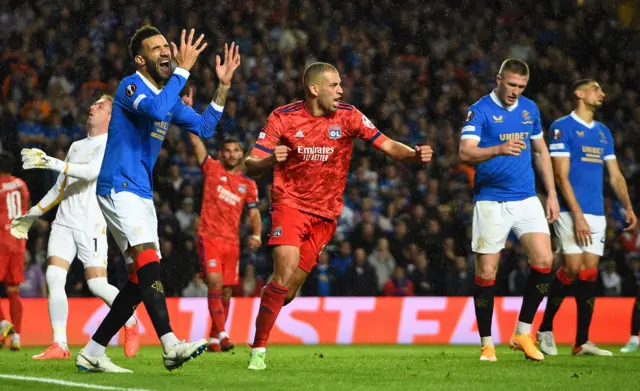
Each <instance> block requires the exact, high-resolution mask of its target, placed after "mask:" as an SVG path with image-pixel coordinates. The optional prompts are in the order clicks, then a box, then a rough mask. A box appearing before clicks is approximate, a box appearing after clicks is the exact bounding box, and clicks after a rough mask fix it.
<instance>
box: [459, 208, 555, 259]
mask: <svg viewBox="0 0 640 391" xmlns="http://www.w3.org/2000/svg"><path fill="white" fill-rule="evenodd" d="M512 230H513V233H515V234H516V236H517V237H518V238H520V236H522V235H524V234H526V233H531V232H541V233H545V234H547V235H549V223H547V218H546V217H545V212H544V209H543V208H542V204H541V203H540V200H539V199H538V197H530V198H527V199H524V200H522V201H505V202H498V201H476V202H475V204H474V205H473V230H472V232H473V233H472V237H473V239H472V242H471V249H472V250H473V251H474V252H476V253H480V254H496V253H499V252H500V250H502V249H503V248H504V244H505V242H506V241H507V237H508V236H509V232H510V231H512Z"/></svg>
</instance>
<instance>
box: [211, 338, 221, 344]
mask: <svg viewBox="0 0 640 391" xmlns="http://www.w3.org/2000/svg"><path fill="white" fill-rule="evenodd" d="M209 343H220V340H219V339H218V338H209Z"/></svg>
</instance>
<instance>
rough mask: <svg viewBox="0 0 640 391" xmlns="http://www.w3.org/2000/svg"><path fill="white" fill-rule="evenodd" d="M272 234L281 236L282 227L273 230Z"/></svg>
mask: <svg viewBox="0 0 640 391" xmlns="http://www.w3.org/2000/svg"><path fill="white" fill-rule="evenodd" d="M271 236H273V237H274V238H279V237H280V236H282V227H276V228H275V229H274V230H273V234H271Z"/></svg>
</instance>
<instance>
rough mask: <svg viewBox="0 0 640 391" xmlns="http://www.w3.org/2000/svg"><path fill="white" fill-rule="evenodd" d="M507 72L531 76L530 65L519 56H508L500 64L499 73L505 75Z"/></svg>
mask: <svg viewBox="0 0 640 391" xmlns="http://www.w3.org/2000/svg"><path fill="white" fill-rule="evenodd" d="M505 72H511V73H515V74H516V75H520V76H527V77H528V76H529V65H527V63H526V62H524V61H522V60H518V59H517V58H507V59H506V60H504V61H503V62H502V65H500V71H499V72H498V74H499V75H503V74H504V73H505Z"/></svg>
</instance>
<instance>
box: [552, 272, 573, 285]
mask: <svg viewBox="0 0 640 391" xmlns="http://www.w3.org/2000/svg"><path fill="white" fill-rule="evenodd" d="M556 278H557V279H558V280H559V281H560V282H561V283H562V285H571V284H572V283H573V277H571V276H569V275H567V273H565V272H564V269H563V268H560V269H558V271H557V272H556Z"/></svg>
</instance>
